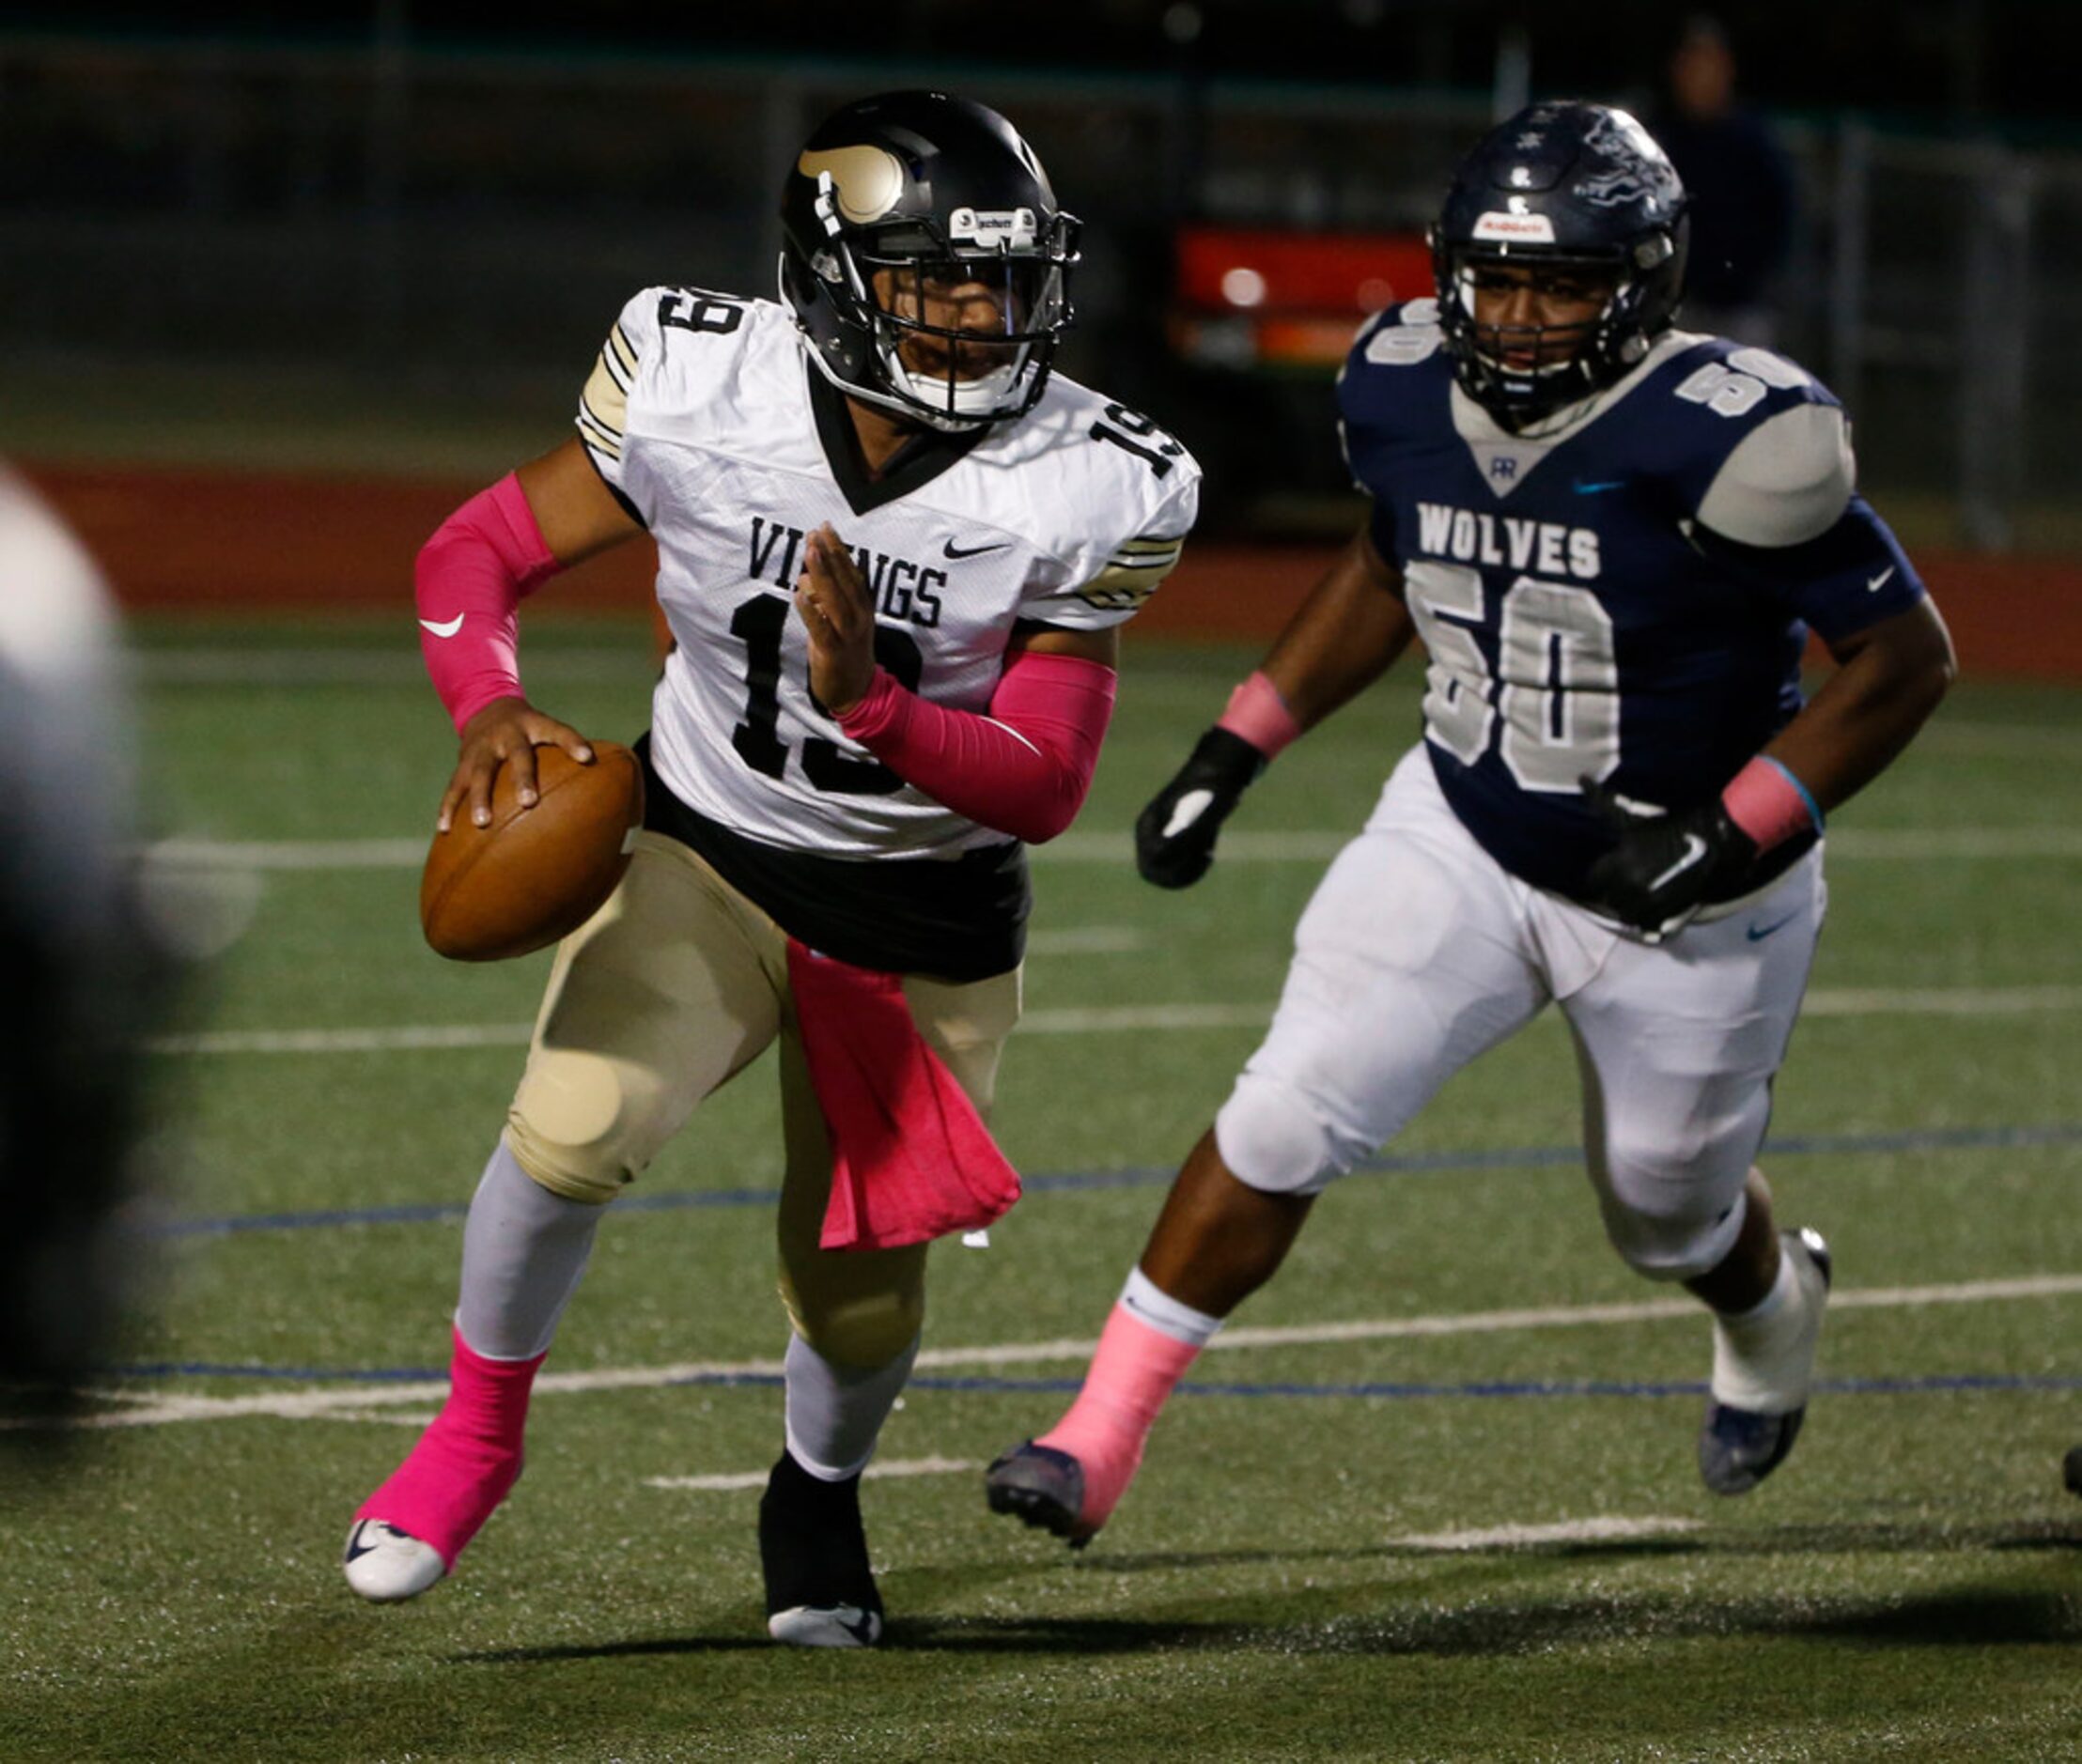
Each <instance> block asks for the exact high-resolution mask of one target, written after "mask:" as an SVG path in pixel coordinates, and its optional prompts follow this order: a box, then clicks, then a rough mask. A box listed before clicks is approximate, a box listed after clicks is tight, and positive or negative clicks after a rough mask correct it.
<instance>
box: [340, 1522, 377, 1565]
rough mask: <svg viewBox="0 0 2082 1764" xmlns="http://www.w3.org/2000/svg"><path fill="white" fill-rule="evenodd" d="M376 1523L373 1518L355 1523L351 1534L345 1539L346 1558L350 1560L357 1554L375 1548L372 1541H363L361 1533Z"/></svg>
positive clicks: (362, 1553) (363, 1553) (359, 1554)
mask: <svg viewBox="0 0 2082 1764" xmlns="http://www.w3.org/2000/svg"><path fill="white" fill-rule="evenodd" d="M376 1523H377V1522H376V1521H375V1520H373V1519H364V1520H362V1521H360V1522H359V1523H358V1524H356V1525H355V1527H354V1532H353V1535H352V1536H351V1537H350V1538H349V1539H348V1540H347V1559H348V1560H349V1561H350V1562H351V1561H353V1560H354V1559H355V1557H357V1556H362V1555H367V1554H368V1553H369V1552H370V1551H371V1550H373V1549H375V1548H376V1545H375V1544H373V1543H364V1542H363V1541H362V1534H363V1533H364V1532H365V1531H366V1530H367V1529H368V1528H369V1526H371V1525H373V1524H376Z"/></svg>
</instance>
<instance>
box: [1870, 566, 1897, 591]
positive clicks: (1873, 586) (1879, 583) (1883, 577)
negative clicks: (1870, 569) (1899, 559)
mask: <svg viewBox="0 0 2082 1764" xmlns="http://www.w3.org/2000/svg"><path fill="white" fill-rule="evenodd" d="M1895 567H1896V566H1895V565H1892V564H1889V565H1888V566H1887V567H1886V568H1885V569H1883V570H1882V571H1880V573H1879V574H1878V575H1877V576H1875V577H1873V578H1872V580H1871V581H1869V582H1867V583H1866V584H1865V592H1866V593H1867V594H1872V595H1876V594H1878V593H1879V591H1880V590H1881V589H1882V588H1883V587H1885V586H1886V584H1887V579H1888V577H1889V576H1891V575H1892V574H1893V573H1894V570H1895Z"/></svg>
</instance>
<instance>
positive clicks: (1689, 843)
mask: <svg viewBox="0 0 2082 1764" xmlns="http://www.w3.org/2000/svg"><path fill="white" fill-rule="evenodd" d="M1705 855H1706V842H1705V841H1704V840H1702V839H1701V838H1700V837H1699V835H1698V834H1697V833H1686V835H1685V855H1684V856H1683V857H1682V858H1680V859H1678V860H1677V861H1676V862H1675V863H1673V864H1671V865H1670V868H1669V869H1668V870H1665V871H1664V872H1663V874H1661V875H1659V876H1657V877H1656V878H1655V880H1654V881H1653V882H1651V883H1650V884H1649V885H1648V886H1649V889H1650V890H1651V891H1652V892H1653V891H1654V890H1656V889H1659V888H1661V887H1662V886H1663V884H1664V883H1666V882H1668V881H1670V879H1671V878H1672V877H1674V876H1681V875H1683V874H1685V872H1686V871H1687V870H1689V869H1690V868H1691V867H1692V865H1693V864H1695V863H1697V862H1698V861H1699V860H1700V859H1701V858H1703V857H1704V856H1705Z"/></svg>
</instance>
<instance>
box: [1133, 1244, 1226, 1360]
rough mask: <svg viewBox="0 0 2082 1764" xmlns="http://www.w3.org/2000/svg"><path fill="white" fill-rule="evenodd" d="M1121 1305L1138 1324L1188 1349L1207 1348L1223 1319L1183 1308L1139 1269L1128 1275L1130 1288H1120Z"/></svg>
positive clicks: (1200, 1311) (1186, 1306)
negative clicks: (1143, 1324)
mask: <svg viewBox="0 0 2082 1764" xmlns="http://www.w3.org/2000/svg"><path fill="white" fill-rule="evenodd" d="M1119 1302H1120V1303H1121V1305H1123V1306H1124V1307H1125V1308H1126V1309H1127V1311H1128V1312H1129V1313H1130V1314H1131V1315H1132V1316H1133V1317H1135V1319H1136V1320H1137V1321H1138V1322H1141V1323H1147V1324H1148V1325H1149V1326H1150V1327H1151V1328H1152V1329H1154V1330H1156V1331H1157V1332H1158V1334H1159V1335H1167V1336H1169V1337H1171V1338H1172V1339H1173V1341H1183V1342H1185V1343H1186V1345H1187V1346H1188V1347H1195V1348H1204V1347H1205V1346H1206V1345H1207V1344H1208V1342H1210V1341H1212V1340H1213V1339H1214V1338H1215V1332H1216V1331H1217V1330H1219V1329H1220V1327H1221V1324H1222V1320H1221V1319H1220V1317H1210V1316H1208V1315H1207V1313H1206V1312H1205V1311H1204V1310H1195V1309H1194V1308H1192V1307H1191V1306H1190V1305H1181V1304H1180V1303H1179V1302H1178V1301H1177V1300H1176V1299H1175V1298H1173V1297H1172V1295H1171V1294H1170V1293H1169V1292H1165V1291H1164V1290H1163V1288H1161V1287H1160V1286H1158V1284H1157V1282H1156V1281H1154V1280H1152V1279H1151V1278H1150V1277H1149V1276H1148V1275H1146V1274H1144V1273H1143V1272H1142V1268H1141V1267H1140V1265H1138V1266H1137V1267H1136V1268H1135V1269H1134V1270H1133V1271H1132V1272H1131V1273H1130V1274H1129V1275H1128V1277H1127V1284H1126V1286H1124V1287H1122V1288H1121V1296H1120V1301H1119Z"/></svg>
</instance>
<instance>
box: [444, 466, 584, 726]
mask: <svg viewBox="0 0 2082 1764" xmlns="http://www.w3.org/2000/svg"><path fill="white" fill-rule="evenodd" d="M562 567H563V565H560V564H559V563H558V562H557V561H556V559H555V558H554V557H553V556H552V554H551V551H550V548H549V546H548V545H547V544H546V543H545V542H544V540H543V537H542V529H541V528H540V527H538V526H537V525H536V518H535V510H533V509H532V508H530V507H529V506H528V499H527V497H526V496H524V495H523V494H522V493H521V480H520V479H519V478H518V477H517V476H515V475H514V474H513V473H512V472H507V473H506V475H505V477H503V478H501V479H500V480H499V482H498V483H496V484H494V485H493V486H492V487H490V488H489V489H488V490H480V491H478V492H477V494H476V495H474V496H473V497H472V498H471V499H470V500H469V501H468V502H467V503H464V504H463V505H462V506H461V507H460V508H458V509H457V510H456V512H455V513H454V514H452V515H450V516H449V517H448V518H447V519H446V520H444V521H443V522H442V523H441V525H440V526H439V527H438V528H436V529H435V531H434V536H433V537H432V538H430V539H428V540H427V543H426V544H425V545H424V546H422V547H421V548H420V551H419V562H418V564H417V565H416V567H415V568H414V570H413V572H412V586H413V591H414V597H415V598H416V599H417V601H418V603H419V650H420V654H421V655H423V656H425V657H426V658H427V673H429V674H431V675H432V676H433V681H434V690H435V691H437V692H438V693H440V694H441V702H442V703H443V704H445V705H446V706H447V707H448V715H449V716H450V717H451V718H452V719H453V720H454V721H455V725H456V728H457V730H458V733H459V732H460V731H461V729H462V726H463V724H465V723H466V722H468V721H469V720H471V718H473V717H474V716H475V715H476V714H477V713H478V712H479V711H480V710H482V709H483V708H484V707H485V706H486V705H487V704H490V703H491V701H492V700H493V699H495V698H518V697H519V696H520V695H521V673H520V653H519V652H520V643H521V621H520V617H519V612H518V610H519V608H520V605H521V599H522V597H523V596H526V595H529V594H532V593H533V592H534V591H535V590H536V588H538V587H540V586H541V585H542V584H543V583H544V582H545V581H547V580H549V579H550V578H551V577H552V576H553V575H555V574H556V572H557V571H558V570H559V569H561V568H562Z"/></svg>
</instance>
